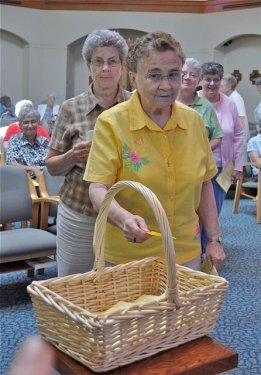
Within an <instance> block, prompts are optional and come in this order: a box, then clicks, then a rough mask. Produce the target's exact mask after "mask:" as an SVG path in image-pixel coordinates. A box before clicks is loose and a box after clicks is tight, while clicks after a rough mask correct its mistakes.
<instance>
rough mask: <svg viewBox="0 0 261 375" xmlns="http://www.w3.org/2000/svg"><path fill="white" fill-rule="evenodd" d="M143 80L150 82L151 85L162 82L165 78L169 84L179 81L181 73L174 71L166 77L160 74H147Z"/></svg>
mask: <svg viewBox="0 0 261 375" xmlns="http://www.w3.org/2000/svg"><path fill="white" fill-rule="evenodd" d="M145 78H146V79H147V80H148V81H151V82H152V83H160V82H162V81H163V80H164V78H167V80H168V81H169V82H171V83H173V82H176V81H179V80H180V78H181V71H180V70H174V71H173V72H170V73H169V74H167V75H166V76H164V75H163V74H161V73H148V74H147V75H146V76H145Z"/></svg>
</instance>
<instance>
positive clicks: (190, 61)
mask: <svg viewBox="0 0 261 375" xmlns="http://www.w3.org/2000/svg"><path fill="white" fill-rule="evenodd" d="M185 65H186V66H187V67H188V68H193V69H196V71H197V72H198V75H200V74H201V65H200V63H199V61H198V60H196V59H194V57H187V58H186V60H185V63H184V66H185Z"/></svg>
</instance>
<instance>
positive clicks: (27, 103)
mask: <svg viewBox="0 0 261 375" xmlns="http://www.w3.org/2000/svg"><path fill="white" fill-rule="evenodd" d="M33 108H34V106H33V103H32V102H31V100H28V99H23V100H20V101H19V102H17V103H16V105H15V115H16V117H17V118H19V114H20V111H21V110H24V109H33ZM19 133H21V127H20V126H19V121H16V122H13V123H12V124H10V125H9V126H8V128H7V131H6V133H5V136H4V139H3V142H4V148H5V149H6V148H7V145H8V142H9V140H10V138H11V137H12V136H13V135H16V134H19ZM37 135H40V136H42V137H44V138H47V139H48V140H49V139H50V137H49V134H48V133H47V131H46V130H45V129H44V128H43V127H42V126H40V125H39V126H38V127H37Z"/></svg>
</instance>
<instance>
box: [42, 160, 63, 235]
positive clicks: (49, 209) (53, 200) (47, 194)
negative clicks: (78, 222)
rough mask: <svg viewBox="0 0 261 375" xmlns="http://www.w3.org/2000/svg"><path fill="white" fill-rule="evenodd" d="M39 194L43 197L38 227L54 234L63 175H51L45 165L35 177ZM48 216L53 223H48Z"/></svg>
mask: <svg viewBox="0 0 261 375" xmlns="http://www.w3.org/2000/svg"><path fill="white" fill-rule="evenodd" d="M37 182H38V184H39V194H40V196H41V197H42V198H43V199H44V200H43V202H42V204H41V223H40V228H41V229H44V230H47V231H49V232H51V233H53V234H56V216H57V206H58V204H59V202H60V197H59V191H60V188H61V186H62V184H63V182H64V176H52V175H50V173H49V172H48V170H47V168H46V167H45V168H44V170H43V172H42V173H41V174H40V176H39V177H38V179H37ZM49 218H52V219H53V224H51V225H49V223H48V221H49Z"/></svg>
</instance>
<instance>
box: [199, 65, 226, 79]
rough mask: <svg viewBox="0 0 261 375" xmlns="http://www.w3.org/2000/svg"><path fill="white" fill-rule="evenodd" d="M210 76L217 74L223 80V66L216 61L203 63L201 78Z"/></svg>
mask: <svg viewBox="0 0 261 375" xmlns="http://www.w3.org/2000/svg"><path fill="white" fill-rule="evenodd" d="M208 74H213V75H214V74H217V75H219V78H220V79H222V78H223V75H224V68H223V65H221V64H219V63H217V62H214V61H211V62H205V63H203V64H202V65H201V78H203V77H204V76H205V75H208Z"/></svg>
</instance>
